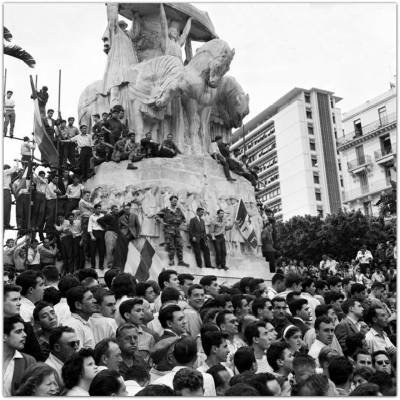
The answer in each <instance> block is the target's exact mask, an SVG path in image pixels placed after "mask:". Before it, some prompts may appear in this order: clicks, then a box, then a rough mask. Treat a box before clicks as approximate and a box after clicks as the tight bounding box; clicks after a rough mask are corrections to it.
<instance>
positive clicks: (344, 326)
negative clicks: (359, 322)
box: [335, 317, 359, 353]
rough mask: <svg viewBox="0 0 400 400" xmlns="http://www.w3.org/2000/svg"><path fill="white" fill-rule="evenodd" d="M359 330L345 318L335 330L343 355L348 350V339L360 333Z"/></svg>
mask: <svg viewBox="0 0 400 400" xmlns="http://www.w3.org/2000/svg"><path fill="white" fill-rule="evenodd" d="M358 332H359V330H358V329H357V327H356V326H355V324H354V323H353V322H352V321H350V319H349V318H347V317H346V318H343V319H342V320H341V321H340V322H339V324H338V325H337V326H336V328H335V336H336V337H337V340H338V341H339V343H340V346H341V347H342V350H343V353H345V351H346V350H347V346H346V338H348V337H349V336H350V335H354V334H355V333H358Z"/></svg>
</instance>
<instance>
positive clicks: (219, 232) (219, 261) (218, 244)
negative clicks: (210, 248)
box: [210, 209, 233, 271]
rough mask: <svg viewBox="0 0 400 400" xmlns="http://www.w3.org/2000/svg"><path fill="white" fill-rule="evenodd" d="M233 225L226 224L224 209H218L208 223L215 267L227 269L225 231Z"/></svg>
mask: <svg viewBox="0 0 400 400" xmlns="http://www.w3.org/2000/svg"><path fill="white" fill-rule="evenodd" d="M232 227H233V225H228V223H227V221H226V220H225V219H224V210H221V209H220V210H218V211H217V216H216V218H215V219H214V220H212V221H211V223H210V235H211V240H212V241H213V243H214V248H215V263H216V267H217V268H221V269H224V270H225V271H226V270H228V267H227V266H226V244H225V231H227V230H229V229H232Z"/></svg>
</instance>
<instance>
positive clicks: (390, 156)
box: [374, 148, 395, 165]
mask: <svg viewBox="0 0 400 400" xmlns="http://www.w3.org/2000/svg"><path fill="white" fill-rule="evenodd" d="M374 157H375V161H376V163H377V164H379V165H388V164H393V163H394V157H395V152H394V151H393V149H392V148H390V149H385V150H379V151H374Z"/></svg>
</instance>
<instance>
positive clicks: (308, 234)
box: [277, 211, 396, 263]
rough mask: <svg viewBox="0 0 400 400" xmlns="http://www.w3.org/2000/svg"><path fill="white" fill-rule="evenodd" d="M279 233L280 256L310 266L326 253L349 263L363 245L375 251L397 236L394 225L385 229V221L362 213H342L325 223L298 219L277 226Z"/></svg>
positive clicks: (330, 217) (311, 217)
mask: <svg viewBox="0 0 400 400" xmlns="http://www.w3.org/2000/svg"><path fill="white" fill-rule="evenodd" d="M277 232H278V243H277V248H278V249H279V251H280V252H281V254H282V255H283V256H284V257H288V258H295V259H298V260H303V261H305V262H307V263H316V262H318V261H320V260H321V257H322V255H323V254H327V253H328V254H332V256H333V257H334V258H335V259H336V260H338V261H350V260H351V259H352V258H355V256H356V254H357V251H358V250H359V249H360V247H361V245H362V244H363V243H365V244H366V245H367V246H368V248H369V249H370V250H375V247H376V245H377V243H378V242H385V241H387V240H390V239H394V238H395V237H396V233H395V227H394V226H385V225H384V222H383V219H382V218H371V217H368V216H365V215H364V214H362V213H361V212H360V211H353V212H342V211H341V212H339V213H338V214H331V215H328V216H327V217H326V218H325V220H322V219H320V218H319V217H313V216H310V215H306V216H304V217H299V216H296V217H293V218H291V219H290V220H288V221H286V222H284V223H278V224H277Z"/></svg>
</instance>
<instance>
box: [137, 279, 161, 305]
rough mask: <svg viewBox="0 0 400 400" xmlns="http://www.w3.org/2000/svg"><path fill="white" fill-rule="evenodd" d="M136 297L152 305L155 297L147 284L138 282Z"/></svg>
mask: <svg viewBox="0 0 400 400" xmlns="http://www.w3.org/2000/svg"><path fill="white" fill-rule="evenodd" d="M136 296H138V297H142V298H144V299H145V300H146V301H148V302H149V303H154V300H155V299H156V296H157V295H156V292H155V291H154V288H153V286H152V285H151V284H150V283H149V282H139V283H138V284H137V286H136Z"/></svg>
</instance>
